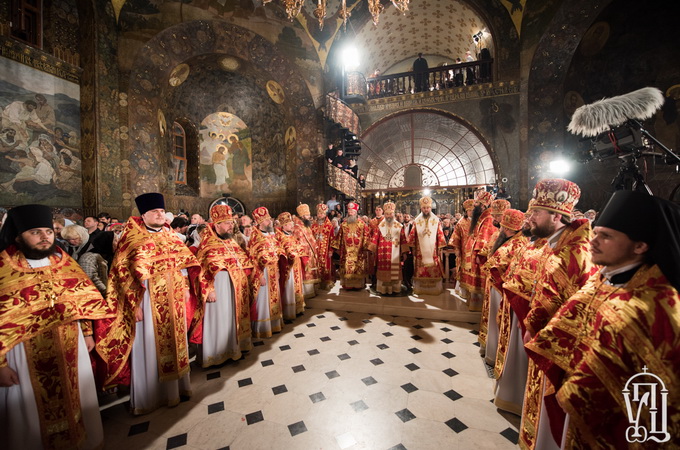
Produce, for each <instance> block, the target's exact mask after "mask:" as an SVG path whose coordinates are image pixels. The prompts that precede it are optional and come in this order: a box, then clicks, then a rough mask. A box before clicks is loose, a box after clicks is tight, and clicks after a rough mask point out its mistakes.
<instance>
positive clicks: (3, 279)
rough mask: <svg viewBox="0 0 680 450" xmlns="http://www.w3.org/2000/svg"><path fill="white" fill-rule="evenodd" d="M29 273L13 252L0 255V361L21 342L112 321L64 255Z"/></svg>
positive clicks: (111, 309)
mask: <svg viewBox="0 0 680 450" xmlns="http://www.w3.org/2000/svg"><path fill="white" fill-rule="evenodd" d="M57 252H58V253H57V254H56V255H53V256H50V263H51V264H50V265H49V266H45V267H39V268H35V269H33V268H31V267H30V266H29V265H28V262H27V261H26V259H25V258H24V256H23V254H22V253H20V252H19V251H17V250H16V247H15V246H13V245H12V246H10V247H8V248H7V249H6V250H5V251H3V252H2V253H0V361H4V357H5V355H6V354H7V352H8V351H9V350H10V349H11V348H12V347H14V346H15V345H16V344H18V343H20V342H25V341H27V340H29V339H32V338H33V337H35V336H36V335H38V334H40V333H44V332H45V331H47V330H50V329H52V328H54V327H58V326H59V325H62V324H64V323H69V322H72V321H75V320H80V319H90V320H96V319H104V318H107V317H113V316H114V315H115V304H113V303H111V302H107V301H105V300H104V299H103V298H102V296H101V294H100V293H99V291H98V290H97V288H96V287H95V286H94V284H92V281H90V279H89V278H88V277H87V275H86V274H85V272H83V270H82V269H81V268H80V266H79V265H78V263H77V262H76V261H75V260H74V259H73V258H71V257H70V256H68V255H67V254H66V253H65V252H64V251H63V250H61V249H59V248H57Z"/></svg>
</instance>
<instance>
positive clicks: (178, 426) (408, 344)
mask: <svg viewBox="0 0 680 450" xmlns="http://www.w3.org/2000/svg"><path fill="white" fill-rule="evenodd" d="M450 294H453V292H452V291H450ZM333 295H335V294H333V291H331V293H329V294H327V295H326V296H321V297H318V298H317V300H316V301H314V300H313V301H310V302H308V309H307V310H306V311H305V314H304V315H303V316H301V317H298V318H297V320H295V321H294V322H293V323H290V324H287V325H286V327H285V328H284V330H283V331H282V332H281V333H279V334H276V335H275V336H274V337H273V338H271V339H267V340H257V341H256V342H255V346H254V348H253V350H252V351H251V352H249V353H248V354H247V355H246V356H245V358H243V359H241V360H240V361H237V362H229V363H227V364H225V365H223V366H221V367H216V368H211V369H201V368H200V367H198V366H195V365H192V372H191V383H192V389H193V396H192V397H191V399H189V400H187V401H184V402H182V403H180V404H179V405H178V406H177V407H174V408H161V409H159V410H157V411H155V412H153V413H151V414H148V415H144V416H138V417H134V416H132V415H130V414H129V413H128V412H127V406H128V405H127V404H126V403H121V404H118V405H116V406H113V407H110V408H108V409H105V410H104V411H102V420H103V423H104V432H105V448H111V449H126V450H133V449H172V448H186V449H212V450H214V449H227V448H228V449H231V450H238V449H269V448H272V449H383V450H387V449H409V450H416V449H433V448H444V449H468V448H469V449H472V448H475V449H485V448H490V449H496V448H500V449H502V448H514V447H515V443H516V442H517V426H518V422H519V418H517V417H516V416H513V415H505V414H503V413H501V412H500V411H498V410H497V409H496V408H495V407H494V405H493V403H492V402H491V399H492V398H493V394H492V389H493V381H492V379H491V378H489V376H488V374H487V369H486V366H485V365H484V363H483V360H482V359H481V358H480V356H479V347H478V344H477V331H476V330H477V328H478V325H477V323H474V322H473V323H469V322H460V321H450V320H448V319H432V318H423V317H420V316H418V317H407V316H406V314H405V315H396V314H386V313H384V311H385V308H382V309H379V310H378V313H376V314H374V313H370V312H364V311H357V312H353V311H352V308H350V309H348V310H340V309H337V308H323V309H322V308H319V307H316V306H313V305H316V304H319V303H321V304H323V305H325V306H329V303H328V302H327V301H326V300H327V299H326V297H329V296H330V297H331V299H332V298H333ZM338 296H340V297H342V298H340V299H338V298H337V297H338ZM338 296H336V297H335V298H336V300H339V302H347V301H349V299H351V298H353V297H354V298H368V299H370V298H371V294H370V293H368V294H366V292H364V293H358V294H356V293H352V294H346V293H338ZM409 298H410V299H409ZM409 298H401V299H398V301H399V302H412V303H414V305H415V306H413V305H412V306H413V308H411V310H410V312H411V313H413V312H416V314H417V312H418V311H420V312H422V311H426V310H427V308H425V307H423V306H422V305H420V306H419V305H418V303H422V302H428V303H432V302H434V303H437V301H438V300H437V301H436V300H434V299H429V300H428V299H418V298H417V297H413V296H411V297H409ZM449 300H451V301H454V302H457V303H460V299H458V300H455V299H449ZM449 300H445V301H449ZM375 301H377V300H375ZM381 301H382V300H381ZM390 301H392V299H387V298H386V299H384V302H387V303H389V302H390ZM394 301H395V302H396V301H397V300H394ZM367 302H369V303H370V301H369V300H367ZM310 304H311V305H312V306H310ZM359 304H361V302H359ZM404 305H405V307H408V306H409V305H408V303H404ZM438 305H439V306H435V309H438V308H439V307H440V306H442V305H444V304H442V303H438ZM335 306H337V307H341V305H340V304H339V303H338V304H336V305H335ZM444 306H445V305H444ZM450 306H451V305H450ZM459 307H460V305H459V304H458V305H457V306H456V308H459ZM362 308H363V306H360V307H358V308H356V309H362ZM387 310H389V308H387ZM460 310H461V312H462V310H463V308H460ZM406 313H407V314H409V311H406ZM445 313H446V311H444V314H445ZM410 315H415V314H410ZM445 315H446V314H445ZM477 317H478V316H477ZM477 321H478V319H477Z"/></svg>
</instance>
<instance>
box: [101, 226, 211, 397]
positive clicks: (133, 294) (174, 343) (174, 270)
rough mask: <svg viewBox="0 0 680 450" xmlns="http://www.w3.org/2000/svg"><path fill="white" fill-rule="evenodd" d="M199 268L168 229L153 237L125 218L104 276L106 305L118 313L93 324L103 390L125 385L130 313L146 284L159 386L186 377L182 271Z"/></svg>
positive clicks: (132, 320)
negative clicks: (106, 280) (102, 365)
mask: <svg viewBox="0 0 680 450" xmlns="http://www.w3.org/2000/svg"><path fill="white" fill-rule="evenodd" d="M193 266H200V265H199V263H198V261H197V260H196V257H195V256H194V255H193V254H192V253H191V251H190V250H189V248H188V247H187V246H186V245H184V244H183V243H182V241H180V240H179V239H178V238H177V235H176V234H175V233H174V232H173V231H172V230H171V229H170V228H169V227H167V226H165V227H163V229H162V231H160V232H157V233H153V232H149V231H148V230H146V227H145V225H144V221H143V220H142V218H141V217H130V219H128V221H127V223H126V224H125V227H124V228H123V233H122V235H121V238H120V241H119V243H118V248H117V250H116V255H115V257H114V260H113V264H112V266H111V271H110V272H109V283H108V287H107V296H108V300H109V301H110V302H112V303H113V304H115V305H117V307H118V314H117V315H116V317H115V318H113V319H107V320H103V321H97V322H95V330H96V335H97V347H96V348H97V353H99V355H100V356H101V357H102V359H103V360H104V362H105V363H106V366H107V370H106V378H105V381H104V387H105V388H108V387H111V386H114V385H116V384H129V382H130V381H129V376H130V367H129V364H128V363H129V356H130V351H131V350H132V343H133V341H134V339H135V323H136V320H135V308H137V307H138V306H141V304H142V300H143V297H144V291H145V287H144V282H148V289H149V296H150V301H151V309H152V311H153V314H152V317H151V318H145V320H153V326H154V332H155V334H156V349H157V359H158V361H157V363H158V378H159V381H161V382H162V381H170V380H177V379H179V378H181V377H182V376H184V375H185V374H187V373H188V372H189V351H188V348H187V341H186V339H187V319H186V316H185V301H184V292H185V289H187V288H188V284H187V279H186V278H185V277H184V276H183V275H182V273H181V270H182V269H188V268H190V267H193Z"/></svg>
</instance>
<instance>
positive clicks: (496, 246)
mask: <svg viewBox="0 0 680 450" xmlns="http://www.w3.org/2000/svg"><path fill="white" fill-rule="evenodd" d="M511 237H512V236H511ZM508 239H510V237H508V236H506V235H505V233H503V232H502V231H501V232H500V233H499V234H498V237H497V238H496V242H494V243H493V247H491V252H490V253H489V256H491V255H493V254H494V253H496V250H498V249H499V248H500V246H501V245H503V244H505V243H506V242H507V241H508Z"/></svg>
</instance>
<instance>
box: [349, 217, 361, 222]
mask: <svg viewBox="0 0 680 450" xmlns="http://www.w3.org/2000/svg"><path fill="white" fill-rule="evenodd" d="M357 220H359V216H347V223H357Z"/></svg>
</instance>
